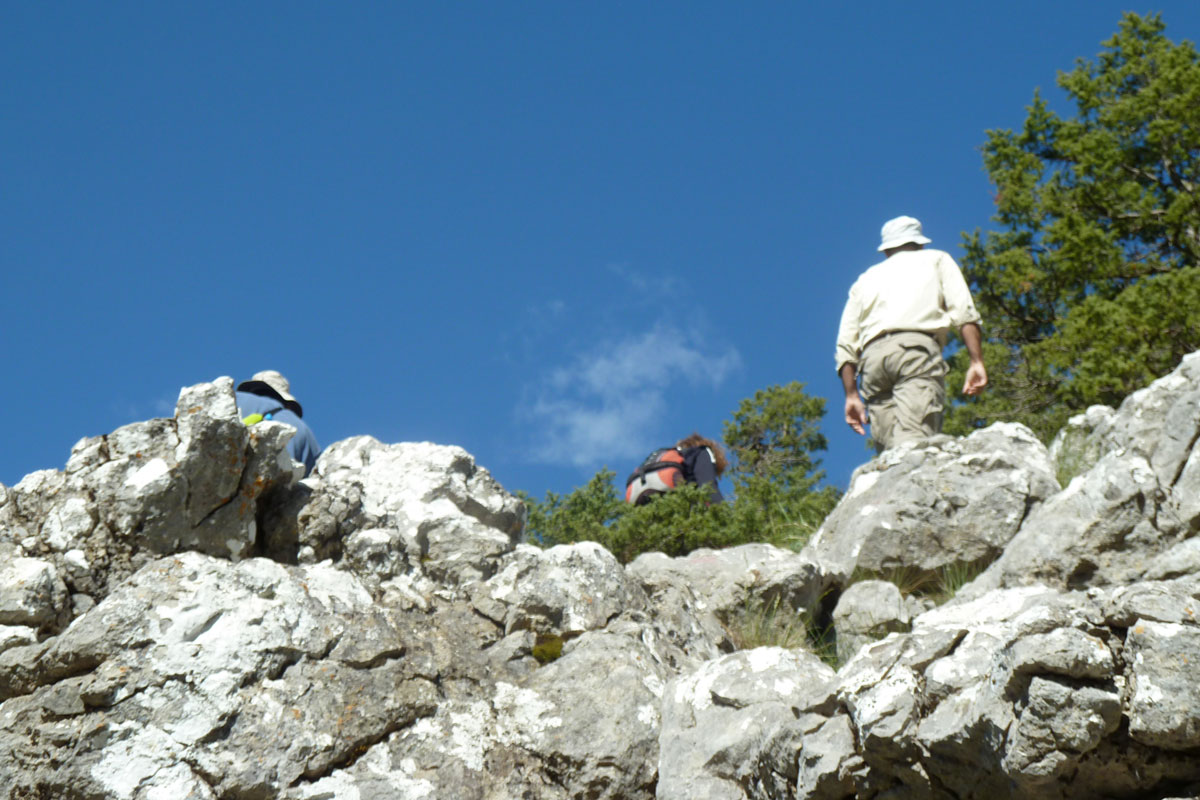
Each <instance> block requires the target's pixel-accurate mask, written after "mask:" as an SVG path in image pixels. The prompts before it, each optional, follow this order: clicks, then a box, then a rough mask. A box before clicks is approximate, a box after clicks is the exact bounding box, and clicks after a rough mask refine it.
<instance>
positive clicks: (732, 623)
mask: <svg viewBox="0 0 1200 800" xmlns="http://www.w3.org/2000/svg"><path fill="white" fill-rule="evenodd" d="M725 631H726V633H728V634H729V640H730V641H731V642H732V643H733V646H734V647H735V648H737V649H738V650H752V649H754V648H755V647H783V648H785V649H788V650H797V649H804V650H807V651H809V652H811V653H814V654H815V655H816V656H817V657H818V658H820V659H821V660H822V661H823V662H825V663H826V664H828V665H829V666H831V667H833V668H834V669H837V667H838V661H837V648H836V645H835V642H834V639H833V631H832V630H831V629H830V628H822V627H820V626H818V625H817V624H816V621H815V620H814V619H813V616H812V614H810V613H808V612H807V611H799V612H797V611H793V610H792V609H790V608H787V607H786V606H781V603H780V601H779V598H774V599H772V600H768V601H763V600H761V599H759V598H750V599H748V600H747V601H746V602H745V603H744V604H743V605H742V607H741V608H740V609H738V611H737V612H736V613H735V614H734V615H733V616H732V617H730V618H729V619H728V620H727V621H726V622H725Z"/></svg>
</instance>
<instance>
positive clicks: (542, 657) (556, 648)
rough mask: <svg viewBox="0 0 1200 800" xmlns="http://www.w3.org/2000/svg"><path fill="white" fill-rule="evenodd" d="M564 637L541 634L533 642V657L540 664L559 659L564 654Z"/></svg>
mask: <svg viewBox="0 0 1200 800" xmlns="http://www.w3.org/2000/svg"><path fill="white" fill-rule="evenodd" d="M562 650H563V638H562V637H561V636H554V635H546V636H542V635H539V636H538V637H537V639H536V641H535V642H534V644H533V657H534V658H536V659H537V662H538V663H539V664H543V665H545V664H549V663H550V662H551V661H557V660H558V658H559V657H560V656H561V655H562Z"/></svg>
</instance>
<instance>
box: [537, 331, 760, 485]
mask: <svg viewBox="0 0 1200 800" xmlns="http://www.w3.org/2000/svg"><path fill="white" fill-rule="evenodd" d="M740 365H741V356H740V355H739V354H738V352H737V350H736V349H734V348H733V347H731V346H719V347H714V346H712V345H707V346H706V345H705V344H704V343H703V342H702V341H701V337H700V336H699V335H698V334H697V333H696V332H694V331H685V330H682V329H679V328H677V327H675V326H673V325H669V324H665V323H659V324H656V325H654V327H652V328H651V329H650V330H647V331H645V332H644V333H641V334H638V335H632V336H629V337H628V338H626V339H623V340H621V341H617V342H612V343H607V345H606V346H601V347H598V348H597V349H596V350H594V351H592V352H590V353H588V354H585V355H582V356H580V357H579V358H577V359H576V360H575V361H574V363H572V364H570V365H568V366H566V367H560V368H558V369H555V370H553V371H552V372H550V373H549V374H548V375H546V376H545V377H544V378H543V380H542V381H541V382H540V384H539V385H537V386H536V387H534V388H533V389H531V390H530V391H529V393H528V394H529V396H530V401H529V402H528V403H527V404H526V405H525V410H524V413H523V416H525V417H527V420H528V421H529V422H530V423H532V424H533V425H535V426H536V427H537V429H538V433H537V434H536V435H535V442H534V446H533V456H534V458H535V459H536V460H538V461H541V462H545V463H554V464H572V465H574V466H578V467H592V466H595V465H598V464H600V463H603V462H605V461H606V460H614V459H628V458H630V457H634V456H637V455H639V454H640V455H644V453H643V452H642V451H644V450H645V449H646V442H647V440H648V438H649V437H650V435H652V434H653V429H654V427H655V426H656V424H657V423H659V422H661V420H662V419H663V417H664V415H665V414H666V413H667V410H668V402H667V400H668V397H669V396H670V395H671V394H672V393H673V392H680V391H682V390H683V389H684V388H685V387H689V388H692V389H697V388H704V387H706V386H707V387H713V388H715V387H717V386H719V385H720V384H721V382H722V381H724V380H725V379H726V377H728V376H729V375H730V374H731V373H732V372H733V371H734V370H736V369H737V368H738V367H739V366H740Z"/></svg>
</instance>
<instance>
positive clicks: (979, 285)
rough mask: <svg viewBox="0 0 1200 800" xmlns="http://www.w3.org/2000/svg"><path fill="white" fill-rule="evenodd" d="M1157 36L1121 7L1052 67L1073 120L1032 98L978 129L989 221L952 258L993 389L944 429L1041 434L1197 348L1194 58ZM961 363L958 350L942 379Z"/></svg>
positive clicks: (1148, 22)
mask: <svg viewBox="0 0 1200 800" xmlns="http://www.w3.org/2000/svg"><path fill="white" fill-rule="evenodd" d="M1164 31H1165V25H1164V23H1163V21H1162V19H1161V18H1160V17H1159V16H1157V15H1151V16H1146V17H1142V16H1138V15H1136V14H1126V15H1125V17H1124V18H1123V19H1122V21H1121V24H1120V30H1119V31H1118V32H1117V34H1116V35H1115V36H1113V37H1112V38H1111V39H1109V40H1107V41H1106V42H1104V43H1103V47H1104V50H1103V51H1102V52H1101V53H1100V55H1099V56H1098V57H1097V58H1096V59H1095V60H1092V61H1088V60H1083V59H1080V60H1079V61H1078V62H1077V63H1076V66H1075V68H1074V69H1073V70H1071V71H1070V72H1066V73H1060V74H1059V76H1058V85H1059V87H1061V88H1062V89H1063V90H1064V91H1065V92H1066V95H1067V97H1068V99H1069V100H1070V101H1071V103H1072V104H1073V105H1074V114H1073V115H1072V116H1069V117H1062V116H1059V115H1058V114H1057V113H1055V112H1054V111H1053V110H1051V108H1050V106H1049V104H1048V103H1047V102H1046V100H1045V99H1044V98H1043V97H1042V96H1041V95H1040V94H1036V93H1035V95H1034V99H1033V103H1032V105H1031V106H1030V107H1029V109H1028V116H1027V118H1026V120H1025V124H1024V127H1023V128H1022V129H1021V130H1019V131H1012V130H993V131H989V132H988V134H987V142H986V144H985V145H984V148H983V153H984V166H985V168H986V170H987V172H988V175H989V176H990V178H991V181H992V182H993V184H994V185H995V187H996V195H995V202H996V214H995V216H994V217H993V220H994V222H995V223H997V225H998V226H999V228H998V229H997V230H994V231H991V232H989V233H986V234H981V233H980V232H979V231H978V230H976V231H975V232H974V233H973V234H970V235H966V236H965V237H964V238H965V248H966V255H965V257H964V259H963V268H964V272H965V274H966V276H967V278H968V280H969V281H970V283H971V286H972V291H973V294H974V296H975V301H976V304H977V306H978V308H979V311H980V313H981V314H982V316H983V321H984V326H985V335H986V340H987V341H986V343H985V351H984V353H985V358H986V360H987V364H988V371H989V374H990V376H991V379H992V386H991V387H990V389H989V391H988V392H986V393H985V394H984V395H983V396H982V397H981V398H979V399H978V400H974V401H967V402H964V403H961V404H959V405H956V406H955V407H953V408H952V409H951V411H950V414H949V415H948V419H947V424H946V430H947V432H952V433H966V432H967V431H969V430H970V429H972V428H975V427H980V426H983V425H986V424H989V423H991V422H994V421H998V420H1016V421H1019V422H1023V423H1025V424H1027V425H1029V426H1030V427H1031V428H1033V429H1034V430H1035V431H1036V432H1037V433H1038V434H1039V435H1041V436H1043V437H1044V438H1048V437H1050V436H1052V435H1053V434H1054V433H1055V431H1057V430H1058V429H1059V428H1060V427H1061V426H1062V424H1063V423H1064V422H1065V420H1066V418H1067V417H1068V416H1070V415H1071V414H1073V413H1076V412H1078V411H1079V410H1082V409H1084V408H1086V407H1087V406H1089V405H1092V404H1095V403H1104V404H1108V405H1117V404H1119V403H1120V401H1121V400H1122V399H1123V398H1124V397H1125V396H1126V395H1127V394H1129V393H1130V392H1132V391H1134V390H1135V389H1138V388H1139V387H1141V386H1144V385H1146V384H1147V383H1148V382H1150V381H1151V380H1153V379H1154V378H1155V377H1158V376H1160V375H1162V374H1164V373H1166V372H1168V371H1170V370H1171V369H1172V368H1173V367H1174V366H1175V365H1176V364H1178V362H1179V360H1180V359H1181V358H1182V357H1183V356H1184V355H1186V354H1187V353H1190V352H1192V351H1194V350H1196V349H1200V314H1198V313H1197V312H1196V309H1197V308H1200V197H1198V196H1197V192H1196V190H1197V182H1200V172H1198V168H1200V60H1198V59H1197V54H1196V50H1195V48H1194V46H1193V45H1192V44H1191V43H1190V42H1187V41H1184V42H1181V43H1179V44H1174V43H1172V42H1171V41H1170V40H1169V39H1168V38H1167V37H1166V35H1165V33H1164ZM965 367H966V354H965V352H961V351H960V352H959V353H957V354H955V356H954V357H953V358H952V359H951V373H950V376H949V378H948V383H949V385H951V386H954V385H957V384H958V383H960V382H961V381H962V376H963V372H964V370H965Z"/></svg>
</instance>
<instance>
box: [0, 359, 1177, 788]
mask: <svg viewBox="0 0 1200 800" xmlns="http://www.w3.org/2000/svg"><path fill="white" fill-rule="evenodd" d="M1198 397H1200V356H1191V357H1189V358H1188V359H1186V360H1185V362H1184V363H1183V364H1182V365H1181V366H1180V368H1179V369H1178V370H1176V371H1175V372H1174V373H1172V374H1171V375H1170V376H1167V377H1166V378H1164V379H1162V380H1161V381H1158V382H1156V383H1155V384H1154V385H1153V386H1151V387H1148V388H1147V389H1145V390H1143V391H1142V392H1139V393H1136V394H1135V395H1132V396H1131V397H1130V398H1129V399H1128V400H1127V401H1126V403H1125V404H1124V405H1122V407H1121V408H1120V409H1115V410H1114V409H1101V408H1097V409H1092V410H1089V412H1088V413H1087V414H1085V415H1081V417H1079V418H1076V419H1074V420H1072V423H1071V425H1070V426H1068V428H1067V429H1066V430H1065V431H1064V433H1063V434H1062V435H1061V436H1060V438H1059V440H1056V442H1055V444H1054V445H1053V446H1052V447H1051V448H1050V450H1049V451H1047V449H1046V448H1044V447H1043V446H1042V445H1041V444H1040V443H1038V442H1037V441H1036V440H1034V439H1033V438H1032V437H1031V436H1030V435H1029V434H1028V431H1026V430H1025V429H1023V428H1021V427H1020V426H1013V425H1003V424H1000V425H995V426H992V427H991V428H988V429H985V430H982V431H978V432H976V433H974V434H972V435H971V436H970V437H967V438H965V439H951V438H950V437H935V438H933V439H929V440H926V441H924V442H918V443H912V444H907V445H904V446H902V447H899V448H897V449H896V450H894V451H889V452H888V453H885V454H884V455H883V456H881V457H880V458H879V459H876V460H874V461H872V462H871V463H870V464H867V465H864V467H862V468H860V470H858V471H857V472H856V474H855V477H854V479H853V482H852V484H851V490H850V492H848V494H847V496H846V498H844V500H843V501H842V503H841V505H839V507H838V509H837V510H835V512H834V513H833V514H832V515H831V516H830V518H829V519H828V520H827V521H826V523H825V525H824V526H823V527H822V529H821V532H820V534H819V535H818V536H816V537H815V538H814V540H813V541H812V542H811V543H810V545H809V547H808V548H806V549H805V550H804V551H802V552H800V553H793V552H789V551H784V550H780V549H778V548H774V547H771V546H769V545H762V544H754V545H744V546H741V547H736V548H730V549H727V550H721V551H714V550H700V551H696V552H694V553H692V554H690V555H688V556H684V557H681V558H668V557H666V556H663V555H662V554H644V555H643V556H641V557H639V558H638V559H637V560H635V561H634V562H633V563H632V564H630V565H628V566H622V565H621V564H620V563H619V562H618V561H617V560H616V559H615V558H614V557H613V556H612V554H610V553H608V552H607V551H606V550H604V549H603V548H602V547H600V546H598V545H596V544H594V543H588V542H584V543H579V544H574V545H568V546H558V547H553V548H549V549H545V550H543V549H540V548H538V547H534V546H532V545H531V544H527V543H525V542H524V541H523V535H524V531H523V528H524V509H523V507H522V505H521V503H520V502H519V501H518V500H517V499H516V498H515V497H513V496H512V495H510V494H509V493H507V492H506V491H504V489H503V488H501V487H500V486H499V485H498V484H497V483H496V482H495V480H494V479H493V478H492V477H491V475H490V474H489V473H488V472H487V470H485V469H483V468H482V467H480V466H478V465H477V464H476V463H475V461H474V459H473V458H472V457H471V456H470V454H468V453H467V452H466V451H464V450H462V449H461V448H457V447H447V446H440V445H434V444H429V443H404V444H383V443H381V442H378V441H376V440H375V439H372V438H370V437H367V436H359V437H354V438H351V439H347V440H344V441H342V442H337V443H335V444H333V445H331V446H330V447H329V448H328V449H327V450H326V451H325V453H323V454H322V456H321V458H320V460H319V462H318V465H317V467H316V469H315V470H314V472H313V474H312V475H311V476H310V477H309V478H306V479H304V480H297V478H296V472H295V470H294V465H293V464H292V463H291V461H290V459H288V458H287V456H286V450H285V445H286V442H287V440H288V437H289V436H290V435H291V429H290V428H288V427H287V426H286V425H282V424H278V423H265V424H263V423H260V424H259V425H255V426H252V427H249V428H247V427H245V426H243V425H242V424H241V423H240V421H239V420H237V416H236V410H235V407H234V404H233V392H232V381H230V380H229V379H227V378H221V379H218V380H216V381H213V382H211V383H206V384H200V385H198V386H194V387H189V388H186V389H184V390H183V391H182V392H181V394H180V400H179V404H178V406H177V409H176V414H175V417H173V418H171V419H159V420H150V421H148V422H142V423H136V424H134V425H129V426H125V427H124V428H121V429H119V430H117V431H114V432H113V433H111V434H108V435H107V436H102V437H95V438H91V439H84V440H82V441H81V442H80V443H79V444H78V445H76V447H75V448H74V450H73V452H72V454H71V456H70V459H69V461H68V462H67V465H66V468H65V469H64V470H62V471H53V470H47V471H42V472H37V473H33V474H32V475H30V476H27V477H26V478H25V479H24V480H22V481H21V483H19V484H18V485H17V486H15V487H0V798H20V799H21V800H27V799H29V798H55V799H56V800H58V799H59V798H62V799H63V800H85V799H86V800H97V799H104V800H107V798H122V799H127V800H209V799H211V800H217V799H218V798H220V799H221V800H235V799H236V800H258V799H259V798H263V799H264V800H265V799H266V798H287V800H318V799H320V800H408V799H409V798H412V799H414V800H415V799H416V798H425V799H426V800H428V799H431V798H455V800H458V799H459V798H463V799H464V800H516V798H539V800H540V799H541V798H547V799H548V800H567V799H568V798H572V799H574V798H588V799H589V800H590V799H598V798H611V799H612V800H618V799H621V800H625V799H629V800H650V798H660V799H661V800H680V799H682V798H686V799H687V800H693V799H702V798H714V799H716V798H722V799H725V798H728V799H729V800H750V799H751V798H754V799H756V800H757V798H772V799H774V798H780V799H784V798H786V799H789V800H790V799H791V798H829V799H831V800H841V799H843V798H844V799H846V800H849V798H867V799H872V798H879V799H880V800H884V798H887V799H888V800H896V799H898V798H905V799H908V798H912V799H913V800H919V799H921V798H930V799H931V800H943V799H946V800H950V799H952V798H953V799H956V800H968V799H970V800H990V799H991V798H1048V799H1050V800H1054V799H1057V798H1062V799H1063V800H1066V799H1067V798H1072V799H1073V798H1080V799H1081V800H1082V798H1096V797H1106V798H1155V799H1156V800H1158V799H1163V798H1184V797H1191V798H1195V797H1200V711H1198V709H1200V690H1198V689H1197V687H1198V686H1200V667H1198V666H1197V665H1200V625H1198V624H1197V619H1196V612H1197V608H1198V607H1200V537H1197V536H1196V535H1195V534H1196V533H1197V531H1198V529H1200V500H1197V497H1200V491H1198V489H1200V487H1198V486H1197V483H1200V477H1198V476H1200V451H1197V448H1196V443H1197V439H1200V433H1198V432H1200V402H1198V401H1197V398H1198ZM1068 462H1069V463H1068ZM1070 472H1074V473H1075V474H1074V475H1068V473H1070ZM1057 476H1064V477H1065V479H1066V480H1067V485H1066V486H1065V487H1062V488H1061V489H1060V487H1059V484H1058V482H1057ZM964 564H971V565H984V566H987V565H990V566H987V568H986V569H985V570H984V571H983V572H982V574H980V575H979V577H978V578H977V579H976V580H975V581H973V582H972V583H970V584H968V585H967V586H966V587H965V588H964V589H963V590H962V591H960V592H959V593H958V596H957V597H955V598H953V599H952V600H950V601H949V602H946V603H945V604H943V605H941V606H938V607H931V606H932V603H931V602H930V601H929V600H928V599H920V598H916V597H914V596H905V595H904V594H903V592H902V591H901V589H900V588H898V587H896V586H894V585H892V584H891V583H888V582H886V581H883V580H880V578H881V577H886V572H887V570H889V569H891V568H893V567H894V568H897V569H914V570H918V571H924V572H929V571H936V570H939V569H941V568H943V567H946V566H948V565H964ZM864 572H865V573H867V577H870V578H873V579H872V580H866V581H859V578H861V577H862V576H863V573H864ZM752 608H760V609H761V608H768V609H771V611H772V613H773V614H776V615H777V616H778V617H779V618H780V620H781V621H782V622H784V623H788V624H791V625H801V626H803V624H805V621H808V622H811V621H812V620H814V619H817V620H819V619H822V618H825V619H827V621H829V622H831V623H832V624H833V625H834V627H835V630H837V632H838V634H839V635H838V638H837V643H836V644H837V650H838V653H839V660H838V664H839V665H838V667H837V668H836V669H835V667H833V666H831V665H830V664H829V663H826V662H825V661H823V660H822V659H820V658H818V657H817V656H816V655H814V654H813V652H811V651H810V650H808V649H806V648H797V649H784V648H782V647H775V646H764V647H757V648H754V649H747V650H736V649H735V646H734V644H733V642H734V641H737V640H738V636H737V635H735V634H736V631H735V630H734V627H735V626H736V625H738V624H739V622H738V620H739V619H741V618H742V616H743V615H744V614H745V612H746V611H747V609H752Z"/></svg>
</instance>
